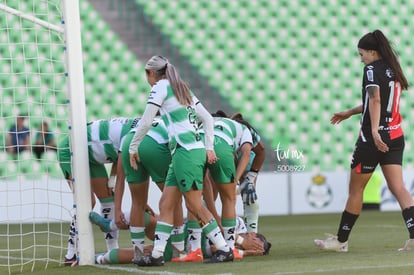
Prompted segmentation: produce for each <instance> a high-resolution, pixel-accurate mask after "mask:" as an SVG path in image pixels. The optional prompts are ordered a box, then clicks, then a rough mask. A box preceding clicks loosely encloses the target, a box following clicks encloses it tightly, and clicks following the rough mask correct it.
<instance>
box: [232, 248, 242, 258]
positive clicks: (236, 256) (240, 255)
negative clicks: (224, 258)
mask: <svg viewBox="0 0 414 275" xmlns="http://www.w3.org/2000/svg"><path fill="white" fill-rule="evenodd" d="M233 255H234V259H243V255H242V254H241V253H239V249H238V248H234V249H233Z"/></svg>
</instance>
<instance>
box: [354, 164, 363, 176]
mask: <svg viewBox="0 0 414 275" xmlns="http://www.w3.org/2000/svg"><path fill="white" fill-rule="evenodd" d="M361 171H362V163H358V164H357V166H355V172H356V173H358V174H360V173H361Z"/></svg>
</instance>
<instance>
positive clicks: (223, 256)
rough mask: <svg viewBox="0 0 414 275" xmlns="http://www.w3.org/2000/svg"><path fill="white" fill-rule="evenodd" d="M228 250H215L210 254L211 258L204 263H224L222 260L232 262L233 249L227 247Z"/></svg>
mask: <svg viewBox="0 0 414 275" xmlns="http://www.w3.org/2000/svg"><path fill="white" fill-rule="evenodd" d="M229 249H230V250H229V251H227V252H225V251H223V250H217V251H216V252H214V254H213V255H212V256H211V258H210V259H209V260H207V261H205V262H204V263H206V264H210V263H224V262H232V261H233V260H234V254H233V250H232V249H231V248H229Z"/></svg>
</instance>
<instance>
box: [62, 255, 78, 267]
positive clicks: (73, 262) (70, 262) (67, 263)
mask: <svg viewBox="0 0 414 275" xmlns="http://www.w3.org/2000/svg"><path fill="white" fill-rule="evenodd" d="M77 263H78V261H77V259H76V254H75V255H73V257H72V258H70V259H68V258H66V257H65V266H75V265H76V264H77Z"/></svg>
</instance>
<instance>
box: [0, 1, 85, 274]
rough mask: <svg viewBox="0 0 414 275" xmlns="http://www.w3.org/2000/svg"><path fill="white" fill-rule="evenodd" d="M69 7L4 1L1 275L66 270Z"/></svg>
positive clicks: (0, 39)
mask: <svg viewBox="0 0 414 275" xmlns="http://www.w3.org/2000/svg"><path fill="white" fill-rule="evenodd" d="M69 2H71V3H68V5H72V4H75V5H74V6H75V8H76V7H77V6H78V3H77V1H69ZM64 9H65V3H64V1H63V0H48V1H46V0H25V1H16V0H9V1H7V0H0V274H5V273H9V274H10V273H14V272H27V271H35V270H41V269H45V268H47V267H49V266H51V265H52V266H63V261H64V256H65V253H66V248H67V242H68V236H69V223H70V222H71V219H72V215H73V214H74V211H75V210H74V206H76V203H75V201H76V199H75V200H74V197H73V194H72V192H71V189H70V188H69V185H68V183H67V182H66V180H65V179H64V177H63V175H62V173H61V171H60V167H59V162H58V157H57V145H58V144H59V140H60V139H62V138H63V137H65V136H68V135H72V134H73V133H71V130H72V129H76V127H75V126H76V125H75V122H74V119H73V113H74V111H73V110H72V109H71V108H72V107H71V102H73V101H76V99H75V100H73V97H72V95H71V93H70V90H71V89H70V87H71V85H70V76H71V74H70V70H69V71H68V63H70V62H67V60H69V59H70V56H69V57H68V56H67V54H68V37H67V34H66V36H65V30H66V28H67V26H65V23H66V22H65V19H66V21H67V19H68V18H66V17H65V12H64ZM72 13H73V12H72ZM77 20H79V19H77ZM69 21H70V20H69ZM75 27H77V25H76V20H75ZM79 36H80V34H79ZM75 46H76V45H75ZM72 48H76V47H72ZM80 64H82V63H80ZM73 69H74V68H73ZM78 70H79V68H78ZM80 71H82V69H81V70H80ZM82 82H83V79H82ZM82 85H83V83H82ZM73 88H77V87H72V89H73ZM81 88H83V86H81ZM80 90H81V93H82V94H83V90H82V89H80ZM79 99H80V100H81V101H82V100H83V98H82V96H81V97H80V98H79ZM77 108H78V109H79V111H80V112H79V115H80V117H79V119H78V121H79V122H80V123H82V125H85V124H83V123H84V122H85V120H86V118H84V117H82V114H84V112H82V110H83V109H84V106H82V105H80V106H79V105H78V106H77ZM83 128H85V127H83ZM72 132H73V131H72ZM80 133H82V131H81V132H80ZM85 136H86V135H85ZM81 138H82V137H81ZM72 147H73V144H72ZM74 159H75V158H74ZM74 170H75V171H74V174H75V172H76V169H74ZM88 175H89V174H88ZM74 178H75V177H74ZM75 208H76V207H75ZM86 262H87V263H89V262H90V261H89V260H88V261H86Z"/></svg>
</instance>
